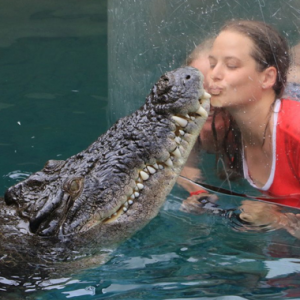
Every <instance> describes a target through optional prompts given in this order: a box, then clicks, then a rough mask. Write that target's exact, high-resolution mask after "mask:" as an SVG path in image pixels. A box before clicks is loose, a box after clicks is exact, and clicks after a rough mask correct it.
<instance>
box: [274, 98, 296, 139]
mask: <svg viewBox="0 0 300 300" xmlns="http://www.w3.org/2000/svg"><path fill="white" fill-rule="evenodd" d="M299 117H300V101H296V100H293V99H281V107H280V110H279V116H278V128H279V130H282V131H284V133H285V134H287V135H289V136H293V137H294V138H296V139H297V140H299V141H300V126H299V125H300V122H299V119H300V118H299Z"/></svg>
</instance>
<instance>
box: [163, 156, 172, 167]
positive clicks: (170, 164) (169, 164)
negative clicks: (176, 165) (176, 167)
mask: <svg viewBox="0 0 300 300" xmlns="http://www.w3.org/2000/svg"><path fill="white" fill-rule="evenodd" d="M165 164H166V165H167V166H168V167H172V166H173V162H172V160H171V159H170V158H168V159H167V161H166V162H165Z"/></svg>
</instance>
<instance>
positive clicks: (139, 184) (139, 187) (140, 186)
mask: <svg viewBox="0 0 300 300" xmlns="http://www.w3.org/2000/svg"><path fill="white" fill-rule="evenodd" d="M136 185H137V187H138V189H139V190H142V189H143V188H144V185H143V184H141V183H137V184H136Z"/></svg>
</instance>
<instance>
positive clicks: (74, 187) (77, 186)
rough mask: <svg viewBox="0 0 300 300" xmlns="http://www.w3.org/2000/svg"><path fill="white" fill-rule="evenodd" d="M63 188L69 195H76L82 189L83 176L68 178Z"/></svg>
mask: <svg viewBox="0 0 300 300" xmlns="http://www.w3.org/2000/svg"><path fill="white" fill-rule="evenodd" d="M63 189H64V191H66V192H67V193H69V194H70V195H71V196H77V195H78V194H79V193H80V192H81V191H82V189H83V178H81V177H76V178H71V179H68V180H67V181H66V182H65V183H64V186H63Z"/></svg>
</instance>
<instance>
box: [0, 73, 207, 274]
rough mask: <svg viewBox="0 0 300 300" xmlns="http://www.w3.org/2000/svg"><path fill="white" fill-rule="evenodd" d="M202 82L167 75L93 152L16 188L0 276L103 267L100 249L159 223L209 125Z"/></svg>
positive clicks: (0, 213)
mask: <svg viewBox="0 0 300 300" xmlns="http://www.w3.org/2000/svg"><path fill="white" fill-rule="evenodd" d="M202 82H203V77H202V75H201V74H200V72H199V71H198V70H196V69H194V68H191V67H185V68H180V69H177V70H174V71H170V72H167V73H166V74H165V75H163V76H162V77H161V78H160V79H159V81H158V82H157V83H156V84H155V85H154V87H153V88H152V90H151V92H150V95H149V96H148V97H147V98H146V103H145V104H144V105H143V106H142V107H141V108H140V109H139V110H137V111H136V112H134V113H133V114H132V115H130V116H128V117H125V118H123V119H120V120H119V121H118V122H117V123H116V124H115V125H113V126H112V127H111V128H110V129H109V130H108V131H107V132H106V133H105V134H103V135H102V136H100V137H99V138H98V139H97V140H96V141H95V142H94V143H93V144H91V145H90V146H89V147H88V148H87V149H86V150H84V151H82V152H80V153H78V154H76V155H74V156H72V157H70V158H69V159H67V160H65V161H55V160H50V161H48V162H47V163H46V165H45V166H44V168H43V169H42V170H41V171H39V172H37V173H34V174H32V175H31V176H29V177H28V178H27V179H25V180H24V181H22V182H19V183H17V184H16V185H14V186H12V187H10V188H9V189H8V190H7V191H6V193H5V196H4V199H2V201H1V207H0V225H1V230H0V232H1V233H0V258H1V259H0V277H6V278H7V276H9V275H12V274H13V273H14V272H15V274H17V275H19V276H20V278H21V276H22V274H23V273H24V274H23V275H24V276H25V275H26V277H28V276H32V275H33V274H39V275H41V274H42V275H43V273H45V274H44V276H45V277H47V276H49V273H51V274H52V276H53V275H55V274H56V272H57V273H60V272H61V271H62V270H64V269H68V268H71V266H72V265H73V266H75V268H76V269H78V268H80V267H81V265H84V266H86V265H89V263H88V261H92V262H93V263H94V262H96V263H97V259H95V260H93V259H91V258H92V257H99V256H97V255H98V254H99V253H100V252H99V249H103V248H106V247H111V246H112V245H115V244H116V243H120V242H121V241H122V240H124V239H126V238H128V237H129V236H131V235H132V234H133V233H134V232H136V231H137V230H139V229H140V228H142V227H143V226H144V225H145V224H147V223H148V222H149V221H150V220H151V219H152V218H153V217H155V216H156V214H157V213H158V211H159V208H160V207H161V205H162V204H163V202H164V200H165V198H166V196H167V195H168V193H169V192H170V191H171V189H172V187H173V185H174V184H175V182H176V179H177V176H178V175H179V174H180V171H181V169H182V167H183V165H184V163H185V162H186V159H187V157H188V155H189V153H190V150H191V149H192V147H193V145H194V142H195V141H196V139H197V137H198V135H199V132H200V130H201V128H202V125H203V124H204V122H205V120H206V117H207V112H208V110H209V95H208V94H207V93H206V92H205V91H204V89H203V86H202ZM42 275H41V276H42Z"/></svg>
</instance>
